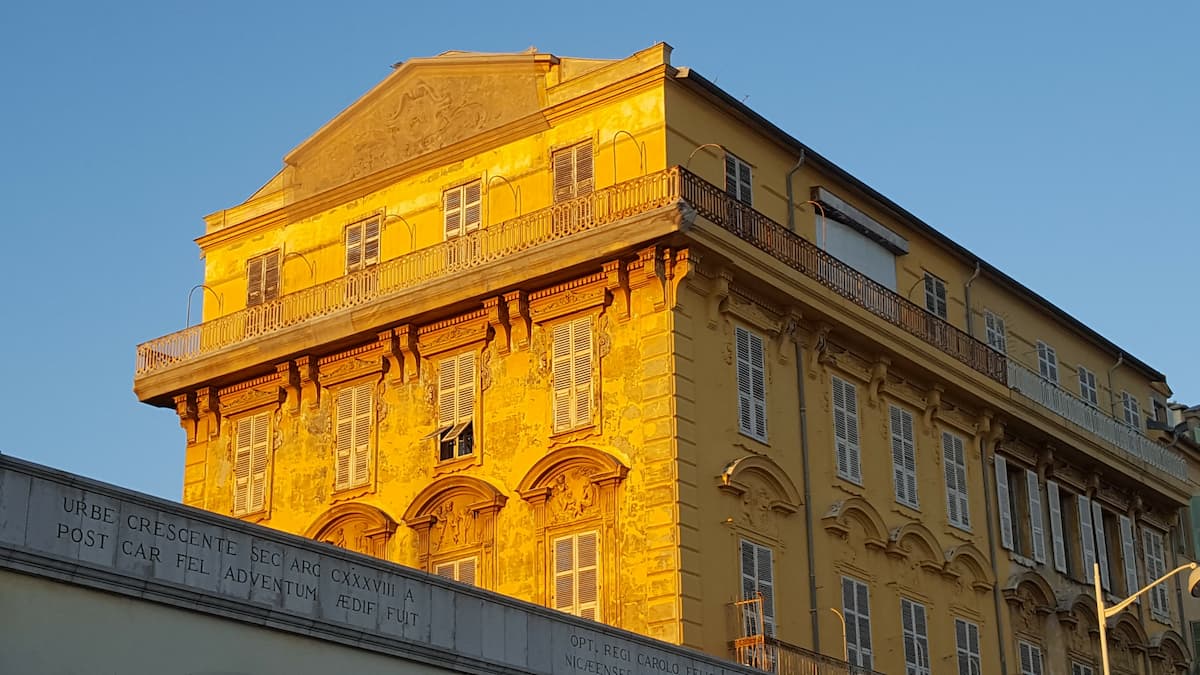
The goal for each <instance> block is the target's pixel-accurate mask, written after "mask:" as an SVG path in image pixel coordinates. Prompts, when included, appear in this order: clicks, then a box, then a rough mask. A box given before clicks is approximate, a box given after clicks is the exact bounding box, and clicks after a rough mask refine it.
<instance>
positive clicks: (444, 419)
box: [438, 358, 458, 431]
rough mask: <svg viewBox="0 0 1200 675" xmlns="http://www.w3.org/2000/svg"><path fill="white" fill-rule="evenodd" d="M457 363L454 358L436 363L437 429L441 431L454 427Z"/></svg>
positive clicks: (456, 410)
mask: <svg viewBox="0 0 1200 675" xmlns="http://www.w3.org/2000/svg"><path fill="white" fill-rule="evenodd" d="M457 383H458V362H457V360H456V359H454V358H448V359H442V360H441V361H439V362H438V428H439V429H440V430H442V431H446V430H449V428H450V427H452V426H454V421H455V417H456V416H457V415H458V403H457V400H456V398H455V396H456V394H457V392H458V388H457V387H456V386H455V385H456V384H457Z"/></svg>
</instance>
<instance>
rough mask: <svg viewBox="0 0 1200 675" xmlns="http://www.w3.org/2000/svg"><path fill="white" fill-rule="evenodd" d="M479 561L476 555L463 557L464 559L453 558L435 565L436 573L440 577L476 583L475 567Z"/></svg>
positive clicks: (470, 583)
mask: <svg viewBox="0 0 1200 675" xmlns="http://www.w3.org/2000/svg"><path fill="white" fill-rule="evenodd" d="M477 565H478V562H477V561H476V559H475V558H474V557H471V558H463V559H462V560H451V561H449V562H444V563H438V564H437V565H434V567H433V571H434V574H436V575H438V576H439V577H444V578H446V579H450V580H451V581H457V582H459V583H463V584H468V585H471V586H474V585H475V569H476V567H477Z"/></svg>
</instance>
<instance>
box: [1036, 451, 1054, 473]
mask: <svg viewBox="0 0 1200 675" xmlns="http://www.w3.org/2000/svg"><path fill="white" fill-rule="evenodd" d="M1037 472H1038V477H1039V478H1040V479H1041V480H1045V479H1046V478H1048V477H1050V476H1051V475H1053V474H1054V446H1053V445H1050V444H1049V443H1047V444H1045V445H1043V446H1042V449H1041V451H1039V452H1038V456H1037Z"/></svg>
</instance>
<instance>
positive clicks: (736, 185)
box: [725, 152, 754, 206]
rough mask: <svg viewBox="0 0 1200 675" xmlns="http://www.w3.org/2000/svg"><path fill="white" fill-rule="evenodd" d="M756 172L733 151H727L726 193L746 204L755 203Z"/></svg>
mask: <svg viewBox="0 0 1200 675" xmlns="http://www.w3.org/2000/svg"><path fill="white" fill-rule="evenodd" d="M753 188H754V172H753V171H752V170H751V169H750V165H749V164H748V163H746V162H745V161H744V160H743V159H742V158H740V157H738V156H737V155H735V154H733V153H732V152H726V153H725V194H727V195H729V196H730V197H733V198H734V199H736V200H738V201H739V202H741V203H743V204H745V205H746V206H753V205H754V196H753Z"/></svg>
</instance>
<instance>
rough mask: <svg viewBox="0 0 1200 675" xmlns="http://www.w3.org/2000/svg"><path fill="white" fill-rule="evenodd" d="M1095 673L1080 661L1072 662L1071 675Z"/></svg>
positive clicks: (1090, 674)
mask: <svg viewBox="0 0 1200 675" xmlns="http://www.w3.org/2000/svg"><path fill="white" fill-rule="evenodd" d="M1135 590H1136V589H1135ZM1093 672H1094V671H1093V670H1092V667H1091V666H1089V665H1087V664H1083V663H1080V662H1078V661H1072V662H1071V675H1092V674H1093Z"/></svg>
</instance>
